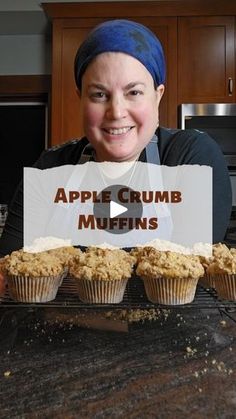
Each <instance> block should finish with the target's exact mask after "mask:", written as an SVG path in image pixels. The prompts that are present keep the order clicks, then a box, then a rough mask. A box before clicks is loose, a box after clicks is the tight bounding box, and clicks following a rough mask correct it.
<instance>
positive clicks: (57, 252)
mask: <svg viewBox="0 0 236 419" xmlns="http://www.w3.org/2000/svg"><path fill="white" fill-rule="evenodd" d="M47 253H48V254H50V255H53V256H55V257H57V258H59V260H60V263H61V264H62V265H63V274H62V277H61V282H62V281H63V279H64V278H65V277H66V276H67V275H68V272H69V266H70V264H72V263H73V260H74V258H77V259H78V257H80V256H81V255H82V251H81V250H80V249H78V248H76V247H73V246H64V247H58V248H56V249H50V250H47Z"/></svg>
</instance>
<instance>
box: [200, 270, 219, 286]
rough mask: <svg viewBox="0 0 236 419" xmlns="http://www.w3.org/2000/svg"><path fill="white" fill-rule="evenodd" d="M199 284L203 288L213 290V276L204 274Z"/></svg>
mask: <svg viewBox="0 0 236 419" xmlns="http://www.w3.org/2000/svg"><path fill="white" fill-rule="evenodd" d="M199 283H200V284H201V285H202V286H203V287H205V288H215V274H214V275H212V274H208V273H205V274H204V276H202V277H201V278H200V279H199Z"/></svg>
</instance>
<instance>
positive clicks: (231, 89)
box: [228, 77, 233, 95]
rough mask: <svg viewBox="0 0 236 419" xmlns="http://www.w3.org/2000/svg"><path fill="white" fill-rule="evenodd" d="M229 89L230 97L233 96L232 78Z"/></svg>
mask: <svg viewBox="0 0 236 419" xmlns="http://www.w3.org/2000/svg"><path fill="white" fill-rule="evenodd" d="M228 89H229V95H232V94H233V79H232V77H229V83H228Z"/></svg>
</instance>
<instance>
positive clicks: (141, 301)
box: [0, 277, 236, 312]
mask: <svg viewBox="0 0 236 419" xmlns="http://www.w3.org/2000/svg"><path fill="white" fill-rule="evenodd" d="M1 307H2V308H3V307H15V308H20V307H27V308H33V307H35V308H36V307H37V308H38V307H63V308H65V307H68V308H78V309H81V310H83V309H86V310H88V309H91V310H95V309H96V310H97V309H103V310H104V309H109V310H110V309H128V310H132V309H141V310H142V309H145V310H146V309H153V308H172V309H174V308H179V307H184V308H199V309H211V308H215V309H220V310H226V311H231V312H234V311H236V301H228V300H222V299H220V298H219V297H218V296H217V293H216V291H215V290H214V289H212V288H209V289H207V288H204V287H203V286H201V285H198V286H197V290H196V294H195V298H194V300H193V302H191V303H189V304H184V305H171V306H167V305H162V304H156V303H152V302H150V301H149V300H148V299H147V296H146V293H145V289H144V285H143V281H142V280H141V279H140V278H138V277H133V278H131V279H130V280H129V281H128V284H127V287H126V290H125V294H124V298H123V301H122V302H121V303H119V304H87V303H83V302H82V301H80V299H79V297H78V293H77V289H76V284H75V283H74V281H73V279H72V278H70V277H67V278H65V279H64V280H63V283H62V285H61V286H60V287H59V290H58V293H57V296H56V298H55V300H53V301H50V302H47V303H20V302H16V301H13V300H12V299H11V298H10V296H9V293H8V291H6V293H5V296H4V297H0V308H1Z"/></svg>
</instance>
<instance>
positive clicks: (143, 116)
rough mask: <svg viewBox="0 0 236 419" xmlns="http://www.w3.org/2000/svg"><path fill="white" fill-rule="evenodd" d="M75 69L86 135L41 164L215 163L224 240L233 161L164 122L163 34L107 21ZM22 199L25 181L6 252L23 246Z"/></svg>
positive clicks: (217, 232) (2, 248)
mask: <svg viewBox="0 0 236 419" xmlns="http://www.w3.org/2000/svg"><path fill="white" fill-rule="evenodd" d="M74 70H75V81H76V85H77V88H78V95H79V96H80V99H81V104H82V109H83V125H84V132H85V137H83V138H82V139H80V140H75V141H71V142H68V143H66V144H64V145H61V146H57V147H54V148H52V149H50V150H47V151H45V152H44V153H43V154H42V155H41V156H40V158H39V160H38V161H37V162H36V163H35V165H34V167H36V168H40V169H46V168H51V167H56V166H61V165H65V164H80V163H83V162H84V161H86V160H89V159H90V160H95V161H99V162H101V161H111V162H113V161H114V162H124V161H133V160H137V159H138V160H140V161H147V162H149V163H154V164H163V165H167V166H178V165H183V164H188V165H193V164H200V165H208V166H211V167H212V168H213V242H218V241H222V240H223V238H224V235H225V232H226V229H227V226H228V221H229V217H230V213H231V187H230V180H229V175H228V171H227V167H226V163H225V160H224V157H223V154H222V153H221V151H220V149H219V147H218V145H217V144H216V142H215V141H214V140H212V139H211V138H210V137H209V136H208V135H207V134H205V133H202V132H199V131H195V130H186V131H182V130H176V129H175V130H171V129H165V128H161V127H159V118H158V114H159V104H160V101H161V98H162V95H163V93H164V82H165V60H164V54H163V50H162V46H161V44H160V42H159V40H158V39H157V38H156V36H155V35H154V34H153V33H152V32H151V31H150V30H149V29H148V28H146V27H145V26H143V25H141V24H139V23H136V22H132V21H129V20H113V21H108V22H105V23H102V24H100V25H99V26H97V27H96V28H95V29H94V30H93V31H92V32H91V33H90V34H89V35H88V37H87V39H85V41H84V42H83V43H82V45H81V46H80V48H79V50H78V52H77V55H76V58H75V68H74ZM22 196H23V192H22V186H20V187H19V189H18V191H17V193H16V195H15V198H14V199H13V202H12V205H11V207H10V211H9V216H8V220H7V223H6V226H5V230H4V233H3V235H2V238H1V242H0V252H1V254H2V255H5V254H7V253H10V252H11V251H12V250H14V249H18V248H21V247H22V245H23V242H22V236H23V228H22V224H23V223H22V212H23V211H22Z"/></svg>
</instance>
